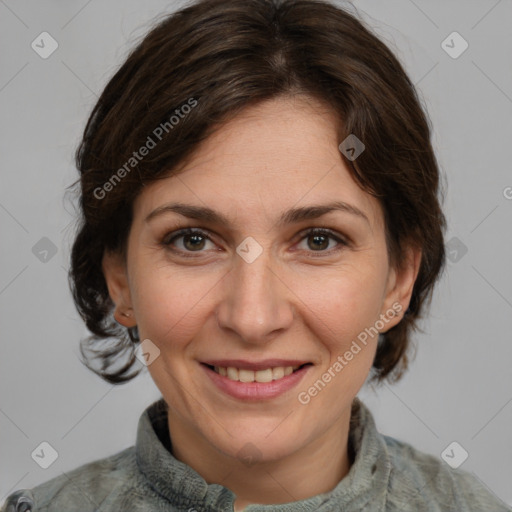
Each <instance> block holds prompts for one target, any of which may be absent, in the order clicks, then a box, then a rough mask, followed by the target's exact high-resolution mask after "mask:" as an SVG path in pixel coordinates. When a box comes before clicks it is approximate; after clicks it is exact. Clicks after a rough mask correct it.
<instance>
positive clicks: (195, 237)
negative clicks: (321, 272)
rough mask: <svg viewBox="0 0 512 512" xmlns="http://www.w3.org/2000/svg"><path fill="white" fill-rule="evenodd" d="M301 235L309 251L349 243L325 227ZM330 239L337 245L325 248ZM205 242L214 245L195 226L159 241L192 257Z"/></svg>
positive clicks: (330, 250)
mask: <svg viewBox="0 0 512 512" xmlns="http://www.w3.org/2000/svg"><path fill="white" fill-rule="evenodd" d="M301 236H302V238H301V242H302V240H306V245H307V247H306V249H304V250H306V251H308V250H309V251H310V252H316V253H329V254H330V253H332V252H337V251H339V250H341V249H343V247H345V246H348V245H349V244H348V242H346V241H345V240H344V239H343V238H341V237H340V236H338V235H337V234H335V233H334V232H333V231H331V230H329V229H325V228H311V229H309V230H307V231H305V232H302V233H301ZM178 240H180V241H181V242H180V243H181V247H180V243H176V242H177V241H178ZM330 241H335V242H336V243H337V246H335V247H334V248H330V249H328V250H325V249H326V248H328V247H329V243H330ZM207 242H210V243H212V244H213V245H215V244H214V242H213V241H212V239H211V238H210V236H209V235H208V234H207V233H206V232H205V231H202V230H201V229H197V228H186V229H181V230H179V231H175V232H173V233H170V234H169V235H167V236H166V237H165V238H164V239H163V240H162V242H161V243H162V245H164V246H165V247H170V248H171V250H172V251H173V252H176V253H180V254H181V255H183V256H185V257H194V256H193V255H192V254H191V253H194V252H196V253H201V252H204V251H203V249H205V245H206V243H207ZM308 242H310V243H308ZM301 250H302V249H301ZM187 253H188V254H187Z"/></svg>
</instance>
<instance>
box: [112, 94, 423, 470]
mask: <svg viewBox="0 0 512 512" xmlns="http://www.w3.org/2000/svg"><path fill="white" fill-rule="evenodd" d="M340 142H341V141H340V140H337V136H336V130H335V118H334V117H333V114H331V113H330V112H329V111H328V110H326V107H325V106H324V107H323V106H322V105H321V104H318V103H316V102H315V101H313V100H312V99H308V98H293V99H290V98H287V99H283V98H279V99H274V100H271V101H267V102H264V103H261V104H259V105H258V106H256V107H251V108H249V109H247V110H246V111H244V112H243V113H242V114H240V115H239V116H238V117H237V118H235V119H234V120H232V121H231V122H229V123H227V124H225V125H223V126H222V127H220V129H219V130H218V131H217V132H215V134H213V135H212V136H210V138H208V139H207V140H206V141H205V142H204V144H203V145H202V146H201V147H200V148H199V149H198V150H197V151H196V152H195V154H194V156H193V158H192V159H191V160H189V161H188V162H187V164H186V166H185V167H184V168H183V169H182V171H181V172H180V173H179V174H177V175H174V176H171V177H168V178H165V179H163V180H160V181H157V182H154V183H152V184H151V185H149V186H147V187H145V188H144V189H143V191H142V193H141V194H140V195H139V196H138V198H137V199H136V201H135V203H134V218H133V224H132V228H131V231H130V235H129V239H128V254H127V263H126V266H124V265H123V263H122V262H121V260H120V259H119V258H118V257H116V256H115V255H106V256H105V258H104V272H105V276H106V278H107V283H108V287H109V291H110V295H111V297H112V299H113V301H114V303H115V304H116V307H117V310H116V311H118V312H119V311H123V308H124V309H125V310H126V309H127V308H132V309H133V313H132V317H133V322H134V323H136V324H137V326H138V329H139V333H140V339H141V340H145V339H149V340H150V341H151V343H152V344H154V346H156V347H157V348H158V350H159V351H160V352H159V355H158V357H156V358H155V359H154V360H153V361H152V362H151V364H149V366H148V370H149V372H150V373H151V376H152V378H153V379H154V381H155V383H156V385H157V386H158V388H159V390H160V391H161V393H162V395H163V397H164V398H165V400H166V402H167V403H168V404H169V407H170V410H171V416H172V417H173V418H176V419H175V422H176V428H179V427H178V424H179V425H181V427H182V428H183V429H184V430H186V431H187V432H189V433H190V435H194V436H195V438H196V439H197V440H198V442H201V443H204V444H206V445H208V446H210V447H212V449H214V450H216V451H217V452H219V453H222V454H224V455H225V456H233V457H237V456H238V455H239V454H240V453H241V452H243V450H244V447H246V446H248V445H249V443H250V444H251V445H252V446H255V447H257V450H258V454H259V457H261V458H262V459H263V460H276V459H278V458H280V457H284V456H286V455H288V454H292V453H294V452H297V451H298V450H300V449H302V448H304V447H306V446H308V445H311V443H314V442H316V441H319V440H321V439H323V438H327V437H328V436H329V433H330V432H332V431H334V430H335V429H336V428H339V424H340V422H348V420H349V418H350V405H351V402H352V400H353V398H354V397H355V395H356V394H357V392H358V391H359V389H360V387H361V386H362V385H363V383H364V381H365V379H366V377H367V375H368V372H369V370H370V368H371V366H372V362H373V359H374V356H375V351H376V346H377V341H378V336H377V335H375V334H374V333H375V330H378V331H380V332H384V331H387V330H388V329H390V328H391V327H393V326H394V325H396V324H397V323H398V322H399V321H400V320H401V316H402V314H403V312H404V311H405V310H406V309H407V306H408V303H409V300H410V295H411V292H412V286H413V284H414V280H415V278H416V275H417V270H418V265H419V255H418V254H417V253H411V254H412V256H411V258H409V259H408V260H407V261H408V262H410V263H408V264H407V265H404V268H403V269H402V270H400V272H398V271H397V270H395V269H393V268H391V266H390V262H389V259H388V255H387V249H386V241H385V226H384V220H383V212H382V209H381V207H380V205H379V203H378V201H377V200H376V199H375V198H373V197H372V196H370V195H369V194H367V193H366V192H364V191H363V190H362V189H361V188H360V187H359V186H358V185H357V184H356V182H355V181H354V180H353V178H351V176H350V174H349V171H348V169H347V167H346V165H345V164H344V162H343V159H342V156H341V154H340V151H339V149H338V145H339V144H340ZM367 149H368V148H367ZM178 203H179V204H180V205H188V206H190V208H189V209H188V210H187V209H182V210H181V213H178V211H177V209H176V208H175V207H174V206H173V205H176V204H178ZM333 203H338V205H341V207H340V208H339V209H332V210H330V211H325V212H321V211H319V210H317V211H316V214H317V215H314V213H315V211H314V210H312V209H311V207H312V206H320V207H324V206H326V205H332V204H333ZM204 208H208V209H211V210H212V211H213V212H215V213H216V214H217V215H218V216H222V217H223V218H224V220H223V221H222V222H220V221H218V219H216V218H215V217H214V216H212V215H209V216H204V215H203V217H201V216H200V215H193V213H194V212H196V214H197V213H201V210H200V209H204ZM326 210H327V209H326ZM292 211H294V212H295V214H288V215H287V216H286V213H289V212H292ZM203 213H204V211H203ZM318 213H323V214H322V215H320V216H318ZM192 217H197V218H192ZM184 228H188V229H190V230H191V231H190V232H189V233H185V234H183V233H180V232H179V230H182V229H184ZM315 229H316V230H317V231H316V232H315V231H312V230H315ZM392 311H397V312H398V313H399V314H398V315H397V316H396V317H393V316H392V314H391V313H392ZM400 311H401V313H400ZM119 318H120V320H121V318H122V317H119ZM123 321H124V322H127V320H126V319H124V320H123ZM125 325H127V326H128V325H133V324H128V323H125ZM372 328H373V330H372ZM365 329H367V330H366V331H365ZM369 332H370V333H372V335H369V334H368V333H369ZM362 333H366V340H365V342H363V341H362V340H363V339H364V338H365V336H364V335H363V334H362ZM354 342H355V343H356V345H354ZM152 346H153V345H152ZM356 346H357V347H359V350H357V348H356ZM349 353H351V354H352V357H350V354H349ZM267 360H278V361H267ZM342 361H343V362H342ZM206 363H208V364H210V365H211V366H219V367H221V369H219V370H218V371H219V372H220V373H217V372H216V371H215V370H212V369H211V368H209V367H208V366H206ZM304 363H307V365H306V366H304V367H302V368H300V369H298V370H296V371H294V372H293V373H291V374H290V375H284V376H283V374H287V373H288V372H289V371H290V370H285V369H282V368H285V367H289V366H292V367H293V368H295V367H297V366H300V365H303V364H304ZM228 366H230V367H232V368H241V369H242V370H245V371H239V372H237V371H236V370H234V369H231V370H227V372H229V374H228V376H224V375H223V374H224V373H226V372H225V371H224V368H225V367H228ZM251 368H252V369H253V371H254V370H257V373H252V372H251V371H247V370H250V369H251ZM270 368H274V370H270ZM326 375H327V376H326ZM329 376H330V378H329ZM230 377H231V378H230ZM233 378H238V379H241V380H248V381H251V380H253V379H254V378H256V379H257V380H260V381H261V380H263V381H265V380H269V379H271V381H270V382H267V383H261V382H240V381H238V382H237V381H235V380H232V379H233ZM319 380H320V381H321V384H319V383H318V381H319ZM315 383H316V387H315Z"/></svg>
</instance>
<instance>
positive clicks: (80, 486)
mask: <svg viewBox="0 0 512 512" xmlns="http://www.w3.org/2000/svg"><path fill="white" fill-rule="evenodd" d="M137 480H138V470H137V464H136V460H135V447H134V446H132V447H130V448H126V449H125V450H123V451H121V452H118V453H116V454H114V455H112V456H110V457H106V458H103V459H99V460H96V461H93V462H89V463H87V464H84V465H82V466H79V467H77V468H76V469H73V470H71V471H63V472H62V474H61V475H59V476H57V477H54V478H52V479H51V480H48V481H46V482H44V483H42V484H40V485H38V486H36V487H34V488H32V489H20V490H18V491H16V492H13V493H12V494H10V495H9V496H8V497H7V499H6V501H5V502H4V504H3V505H2V508H1V509H0V512H29V511H34V512H51V511H54V510H55V511H57V510H58V511H62V510H66V512H74V511H78V510H80V512H86V511H89V510H90V511H94V510H97V509H98V508H99V506H100V505H101V503H102V502H104V501H105V500H106V499H107V498H108V497H109V496H110V495H111V494H112V493H118V492H122V489H125V488H126V487H127V486H129V487H131V488H133V486H134V485H136V484H137Z"/></svg>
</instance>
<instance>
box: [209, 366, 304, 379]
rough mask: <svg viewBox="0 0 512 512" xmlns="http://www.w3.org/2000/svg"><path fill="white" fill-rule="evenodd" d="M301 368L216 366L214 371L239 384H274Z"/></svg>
mask: <svg viewBox="0 0 512 512" xmlns="http://www.w3.org/2000/svg"><path fill="white" fill-rule="evenodd" d="M297 368H299V366H278V367H276V368H267V369H265V370H258V371H252V370H244V369H242V368H233V367H232V366H230V367H228V368H224V367H222V366H215V367H214V370H215V371H216V372H217V373H218V374H220V375H222V376H224V377H227V378H228V379H230V380H236V381H239V382H272V381H273V380H278V379H282V378H283V377H285V376H287V375H290V374H291V373H293V372H294V371H295V370H297Z"/></svg>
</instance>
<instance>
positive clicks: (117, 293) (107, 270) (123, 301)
mask: <svg viewBox="0 0 512 512" xmlns="http://www.w3.org/2000/svg"><path fill="white" fill-rule="evenodd" d="M102 270H103V275H104V276H105V281H106V283H107V288H108V293H109V295H110V298H111V299H112V302H113V303H114V304H115V310H114V318H115V320H116V321H117V322H118V323H119V324H121V325H124V326H125V327H133V326H134V325H136V322H135V318H134V315H133V308H132V301H131V294H130V286H129V282H128V273H127V269H126V264H125V262H124V260H123V258H122V256H121V255H120V254H118V253H112V252H105V253H104V255H103V260H102Z"/></svg>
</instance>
